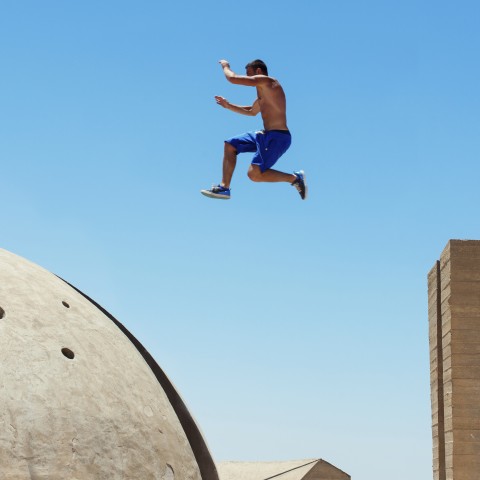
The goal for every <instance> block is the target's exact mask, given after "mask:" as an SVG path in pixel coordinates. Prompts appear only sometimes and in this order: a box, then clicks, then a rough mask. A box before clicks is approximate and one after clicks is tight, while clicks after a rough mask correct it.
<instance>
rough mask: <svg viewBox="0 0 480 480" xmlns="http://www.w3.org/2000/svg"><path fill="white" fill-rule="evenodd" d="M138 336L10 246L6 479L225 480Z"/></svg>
mask: <svg viewBox="0 0 480 480" xmlns="http://www.w3.org/2000/svg"><path fill="white" fill-rule="evenodd" d="M127 333H128V332H127ZM133 340H134V339H133V337H132V336H131V335H130V338H129V337H128V336H127V334H126V332H125V331H122V330H121V329H120V328H119V325H117V324H116V323H115V322H114V321H112V318H109V316H108V315H107V314H106V312H104V311H102V310H101V309H100V308H98V306H96V305H95V304H94V303H92V301H89V299H87V298H86V297H85V296H83V295H82V294H81V293H79V292H78V291H76V290H75V289H73V288H72V287H71V286H69V285H68V284H67V283H65V282H64V281H62V280H61V279H59V278H58V277H56V276H55V275H52V274H51V273H49V272H48V271H46V270H44V269H42V268H40V267H38V266H36V265H34V264H32V263H30V262H28V261H26V260H24V259H22V258H20V257H18V256H15V255H13V254H11V253H8V252H6V251H4V250H0V480H27V479H29V480H30V479H35V480H47V479H48V480H60V479H62V480H63V479H69V480H75V479H76V480H87V479H95V480H99V479H108V480H112V479H113V480H115V479H122V480H126V479H142V480H147V479H159V480H160V479H162V480H174V479H177V480H201V479H202V477H203V480H216V479H217V478H218V477H217V475H216V470H215V466H214V464H213V461H212V459H211V457H210V456H209V453H208V451H207V450H206V447H205V445H204V443H202V439H200V438H199V437H198V432H197V434H196V433H195V425H194V424H193V420H191V417H189V414H188V411H186V407H185V405H184V404H183V402H181V399H180V397H179V396H178V394H177V393H176V392H175V391H174V388H173V386H172V385H171V383H169V382H168V379H166V377H165V378H164V382H165V385H167V387H166V388H168V389H169V396H170V399H169V398H168V397H167V394H166V393H165V390H164V388H162V385H161V384H160V380H159V379H160V374H163V372H161V370H160V369H159V367H158V366H157V367H155V366H153V367H152V362H153V360H152V359H151V357H148V355H147V354H146V352H145V351H143V353H142V349H141V348H140V347H141V346H140V347H139V346H138V345H139V344H138V345H134V343H132V341H133ZM149 358H150V360H149ZM147 361H148V362H149V363H150V365H149V363H147ZM153 363H154V362H153ZM152 368H154V369H155V368H156V370H157V371H156V372H155V373H154V370H152ZM159 372H160V373H159ZM172 399H174V402H175V403H176V405H175V408H176V409H177V412H179V413H176V411H175V408H174V407H173V406H172ZM179 415H180V417H181V418H182V421H180V420H179ZM189 422H190V423H189ZM182 423H183V425H184V426H182ZM185 425H186V426H187V429H190V430H192V431H194V433H191V432H190V433H189V435H190V437H191V438H190V439H189V438H188V436H187V434H186V432H185ZM195 435H197V436H196V437H195ZM192 439H193V440H192ZM198 444H201V445H200V446H199V445H198ZM192 449H194V450H196V452H195V453H194V451H193V450H192ZM198 452H200V453H198ZM196 457H197V458H196ZM199 463H201V464H202V465H201V466H199ZM201 467H202V468H203V472H204V474H203V475H202V473H201V470H202V468H201ZM205 472H207V473H205Z"/></svg>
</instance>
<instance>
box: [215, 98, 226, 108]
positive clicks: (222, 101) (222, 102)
mask: <svg viewBox="0 0 480 480" xmlns="http://www.w3.org/2000/svg"><path fill="white" fill-rule="evenodd" d="M215 100H216V102H217V104H218V105H220V106H222V107H223V108H227V105H228V101H227V99H226V98H223V97H220V96H219V95H215Z"/></svg>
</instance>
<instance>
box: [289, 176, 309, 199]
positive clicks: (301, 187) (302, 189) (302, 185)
mask: <svg viewBox="0 0 480 480" xmlns="http://www.w3.org/2000/svg"><path fill="white" fill-rule="evenodd" d="M293 174H294V175H295V176H296V177H297V179H296V180H295V181H294V182H293V183H292V185H293V186H294V187H295V188H296V189H297V190H298V193H299V194H300V196H301V197H302V200H305V199H306V198H307V182H306V181H305V172H304V171H303V170H300V171H299V172H293Z"/></svg>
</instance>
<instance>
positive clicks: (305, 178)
mask: <svg viewBox="0 0 480 480" xmlns="http://www.w3.org/2000/svg"><path fill="white" fill-rule="evenodd" d="M297 173H300V174H301V175H302V176H303V185H304V187H305V196H304V197H303V198H302V196H301V195H300V198H302V200H306V199H307V193H308V187H307V176H306V175H305V172H304V171H303V170H300V171H298V172H297ZM298 193H300V192H298Z"/></svg>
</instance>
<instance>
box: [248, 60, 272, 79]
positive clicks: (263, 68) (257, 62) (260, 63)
mask: <svg viewBox="0 0 480 480" xmlns="http://www.w3.org/2000/svg"><path fill="white" fill-rule="evenodd" d="M248 67H252V68H253V69H254V70H256V69H257V68H259V69H260V70H261V71H262V72H263V73H264V74H265V75H268V69H267V66H266V65H265V62H264V61H262V60H258V59H257V60H253V61H251V62H250V63H248V64H247V66H246V67H245V68H248Z"/></svg>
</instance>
